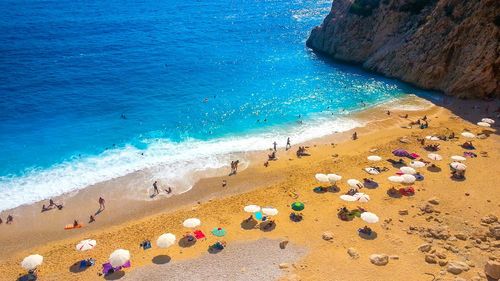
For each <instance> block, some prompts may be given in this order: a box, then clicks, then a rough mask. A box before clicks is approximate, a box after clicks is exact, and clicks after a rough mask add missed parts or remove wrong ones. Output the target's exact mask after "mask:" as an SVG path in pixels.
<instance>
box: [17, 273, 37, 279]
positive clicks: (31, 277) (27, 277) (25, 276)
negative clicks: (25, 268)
mask: <svg viewBox="0 0 500 281" xmlns="http://www.w3.org/2000/svg"><path fill="white" fill-rule="evenodd" d="M30 280H35V279H33V276H32V275H31V274H29V273H28V274H24V275H23V276H20V277H19V278H17V281H30Z"/></svg>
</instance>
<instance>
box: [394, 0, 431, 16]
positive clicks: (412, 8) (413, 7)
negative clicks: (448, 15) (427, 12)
mask: <svg viewBox="0 0 500 281" xmlns="http://www.w3.org/2000/svg"><path fill="white" fill-rule="evenodd" d="M433 2H434V0H409V1H408V2H407V3H405V4H403V5H402V6H401V8H400V9H399V10H400V11H401V12H409V13H411V14H413V15H416V14H420V12H421V11H422V10H423V9H424V8H425V6H427V5H429V4H431V3H433Z"/></svg>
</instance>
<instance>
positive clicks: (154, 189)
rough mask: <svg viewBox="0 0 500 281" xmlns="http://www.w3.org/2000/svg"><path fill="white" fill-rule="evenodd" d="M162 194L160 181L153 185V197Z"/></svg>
mask: <svg viewBox="0 0 500 281" xmlns="http://www.w3.org/2000/svg"><path fill="white" fill-rule="evenodd" d="M158 194H160V191H159V190H158V181H155V182H154V183H153V196H156V195H158Z"/></svg>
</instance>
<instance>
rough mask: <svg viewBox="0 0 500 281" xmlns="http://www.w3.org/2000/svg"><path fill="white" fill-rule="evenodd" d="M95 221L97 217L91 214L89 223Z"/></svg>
mask: <svg viewBox="0 0 500 281" xmlns="http://www.w3.org/2000/svg"><path fill="white" fill-rule="evenodd" d="M93 222H95V218H94V216H93V215H90V218H89V223H93Z"/></svg>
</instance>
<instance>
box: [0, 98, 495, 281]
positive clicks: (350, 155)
mask: <svg viewBox="0 0 500 281" xmlns="http://www.w3.org/2000/svg"><path fill="white" fill-rule="evenodd" d="M472 104H473V103H472V102H457V105H456V107H453V108H452V107H449V108H451V110H448V109H446V108H442V107H433V108H430V109H429V110H426V111H418V112H411V111H409V112H408V113H409V115H410V117H409V119H412V120H414V119H416V116H419V117H421V116H423V115H424V114H426V115H428V117H429V118H430V120H431V121H430V128H429V129H426V130H420V129H417V128H415V129H404V128H401V125H403V124H406V123H408V120H406V119H404V118H400V117H398V116H397V115H398V114H402V113H403V112H402V111H401V112H397V111H394V112H393V114H392V115H391V116H386V115H385V110H384V109H382V108H378V109H377V110H376V111H366V112H362V113H361V114H360V116H363V114H365V118H366V119H368V120H370V119H371V120H373V119H379V118H380V119H384V120H381V121H378V122H374V123H370V125H369V126H368V127H364V128H359V129H356V131H357V132H358V135H359V136H360V139H359V140H356V141H347V140H348V139H349V136H350V133H351V132H346V133H343V134H334V135H333V136H330V137H327V138H323V139H319V140H314V141H312V142H309V143H307V146H309V151H310V152H311V154H312V156H310V157H303V158H301V159H297V158H296V157H295V155H294V154H295V147H294V149H292V150H291V151H289V152H284V151H279V152H278V156H279V160H278V161H273V162H271V163H270V166H269V167H267V168H265V167H264V166H263V165H262V163H263V162H264V157H265V152H260V153H256V154H255V155H252V156H250V157H248V159H251V160H252V162H251V163H252V164H251V165H250V166H249V168H247V169H246V170H244V171H241V172H240V173H239V174H238V175H236V176H232V177H227V176H226V177H222V178H221V177H215V178H209V179H205V180H202V181H200V182H199V183H198V184H197V185H196V186H195V187H194V188H193V189H192V190H191V191H189V192H187V193H184V194H181V195H176V196H174V197H171V198H163V199H160V200H153V201H144V200H126V198H120V200H109V199H107V207H106V210H105V211H104V212H103V213H102V214H100V215H98V216H97V217H96V219H97V221H96V222H95V223H92V224H91V225H89V226H86V227H84V228H82V229H79V230H74V231H64V230H62V227H63V226H64V225H65V224H67V223H71V222H72V220H73V218H75V217H78V216H81V217H83V218H86V217H88V214H90V213H93V212H95V210H96V209H97V208H98V204H97V198H98V196H99V195H96V194H103V196H104V197H105V198H113V194H116V192H119V191H117V190H119V189H120V188H123V186H125V187H127V184H129V183H130V182H134V181H135V180H136V179H137V175H130V176H129V177H134V178H133V179H131V178H128V177H123V178H120V179H116V180H114V181H111V182H109V183H104V184H102V186H101V185H98V186H94V187H90V188H87V189H85V190H82V191H80V192H78V193H77V194H75V195H73V196H69V197H68V196H65V197H64V202H65V206H66V207H65V208H64V209H63V211H58V210H52V211H49V212H45V213H43V214H40V207H41V204H40V203H39V204H34V205H30V206H24V207H21V208H18V209H16V210H13V211H12V212H13V213H14V215H15V219H16V221H15V223H14V224H13V225H9V226H6V225H5V224H4V225H1V226H0V229H1V232H0V249H2V253H3V254H2V258H1V259H2V264H1V265H0V276H2V277H1V278H0V279H1V280H4V279H3V278H4V276H5V278H6V279H5V280H12V279H13V278H15V277H16V276H18V275H19V274H21V273H22V272H23V270H22V269H21V268H20V267H19V265H18V264H19V262H20V260H21V259H22V257H24V256H25V255H27V254H30V253H35V252H36V253H39V254H42V255H43V256H44V257H45V261H44V264H43V265H42V267H41V268H40V271H41V272H40V276H41V277H43V278H42V280H71V279H75V278H77V279H78V280H100V279H102V278H103V277H100V276H98V275H97V271H98V270H99V266H97V267H93V268H91V269H89V270H87V271H84V272H79V273H72V272H71V270H70V267H71V265H72V263H73V262H75V261H77V260H78V259H81V258H83V257H86V256H90V255H91V256H92V257H94V258H96V259H97V260H98V264H99V263H103V262H105V261H106V259H107V256H108V255H109V254H110V253H111V252H112V251H113V250H114V249H116V248H118V247H122V248H126V249H129V250H131V252H132V262H133V268H132V270H133V269H134V268H136V267H137V266H143V265H151V259H152V258H153V257H154V256H155V255H158V254H159V253H160V252H167V254H168V255H169V256H170V257H171V259H172V260H174V261H177V260H179V261H182V260H186V259H192V258H196V257H198V256H199V255H201V254H202V253H204V252H206V249H207V246H208V245H209V244H210V243H213V242H214V241H215V238H214V237H211V236H210V235H209V239H208V240H207V241H200V243H197V244H196V245H194V246H193V247H189V248H182V247H180V246H174V247H172V248H170V249H167V250H161V249H151V250H148V251H142V250H141V249H139V247H138V245H139V243H140V242H141V241H142V240H143V239H146V238H147V239H151V240H152V241H154V239H155V238H156V237H157V236H158V235H160V234H161V233H164V232H173V233H175V234H176V235H178V236H181V235H182V233H184V232H185V231H186V229H183V228H182V226H181V223H182V221H183V220H184V219H185V218H188V217H193V216H195V217H199V218H200V219H201V220H202V222H203V223H202V226H201V229H202V230H203V231H205V232H206V233H209V231H210V229H211V228H212V227H216V226H224V227H226V228H227V229H228V235H227V237H226V238H225V239H226V240H227V241H228V243H232V242H237V241H249V240H255V239H258V238H262V237H266V238H274V239H287V240H290V241H291V242H293V243H294V244H297V245H304V246H306V247H307V248H308V249H310V251H309V252H308V254H307V255H306V256H305V257H304V258H303V259H302V260H300V261H298V262H297V263H296V266H295V267H294V269H293V270H291V271H292V272H291V273H290V274H296V275H297V276H298V277H299V278H300V279H303V280H325V279H324V278H325V277H326V276H335V278H338V279H337V280H390V276H392V274H394V272H397V273H398V274H400V276H402V279H403V278H404V279H408V280H432V279H429V276H428V275H424V273H425V272H433V273H435V274H438V272H439V270H440V267H439V266H437V265H429V264H426V263H425V262H424V260H423V255H421V253H419V252H418V251H417V250H416V248H417V247H418V245H419V244H421V243H423V242H422V240H421V239H420V238H418V237H416V236H408V234H407V233H406V230H405V229H407V228H409V226H410V225H412V224H423V225H429V224H436V223H437V222H435V221H433V220H432V219H431V220H430V221H429V222H428V221H427V220H426V217H425V216H419V215H417V213H418V205H419V204H422V202H424V201H425V200H427V199H428V198H430V197H432V196H437V197H439V198H440V206H439V208H442V209H445V210H446V211H444V210H443V211H442V214H447V215H442V216H444V218H440V220H441V223H440V224H442V223H446V224H447V225H449V226H450V228H451V229H453V231H469V230H468V227H467V226H464V225H463V221H464V220H467V221H468V224H469V226H471V225H474V227H476V225H477V224H479V223H478V219H480V218H481V216H484V215H487V214H488V213H490V212H493V213H495V212H496V213H498V211H499V210H500V209H499V206H498V203H497V200H498V199H499V198H498V197H499V194H498V192H496V190H495V189H494V188H495V186H497V185H498V183H499V178H498V177H499V176H498V175H497V174H495V173H493V174H492V173H491V169H492V167H498V166H497V164H496V159H495V158H496V157H498V153H499V149H498V144H499V143H498V141H499V139H498V135H497V134H496V133H493V134H491V135H490V137H489V138H487V139H485V140H477V141H475V144H476V143H477V151H488V154H489V157H478V158H475V159H470V160H467V165H468V166H469V170H470V171H467V180H466V181H465V182H456V181H452V180H451V179H450V178H449V169H448V167H447V163H449V161H448V159H449V156H450V155H452V154H461V153H462V152H463V149H461V148H460V147H459V146H458V144H459V142H460V141H461V142H463V141H464V139H463V138H460V139H459V140H457V141H451V142H442V143H441V144H442V146H443V149H442V151H440V152H438V153H440V154H442V155H443V156H444V157H445V159H444V160H443V161H442V163H439V164H440V166H441V167H442V171H441V172H439V173H432V172H428V171H424V176H425V180H424V181H423V182H419V183H417V184H416V188H417V194H416V195H415V196H414V197H411V198H401V199H393V198H390V197H388V196H387V194H386V193H385V192H386V190H387V189H388V188H389V187H390V186H393V185H394V184H391V183H389V182H388V181H387V176H388V175H391V174H393V173H394V172H395V171H396V169H395V168H393V167H391V166H390V165H389V164H388V163H386V162H383V163H380V164H381V165H384V166H387V167H388V168H390V169H391V170H390V171H389V172H386V173H383V174H382V175H378V176H373V177H374V178H375V179H376V180H377V181H378V182H379V183H380V186H379V187H378V188H377V189H370V190H366V191H365V192H366V193H368V194H369V195H370V196H371V198H372V200H371V201H370V202H368V203H366V204H365V205H366V207H367V208H368V209H369V210H370V211H373V212H375V213H377V214H378V215H379V216H380V217H381V219H382V220H384V219H388V218H392V220H391V221H390V222H387V223H384V222H381V223H379V224H378V225H375V226H374V227H373V228H374V230H375V231H376V232H377V238H376V239H375V241H373V240H365V239H362V238H361V237H359V236H358V235H357V233H356V229H357V228H359V227H361V226H363V225H364V224H363V223H362V222H361V221H360V220H355V221H351V222H343V221H340V220H339V219H338V218H337V217H336V210H337V209H338V208H339V207H341V206H348V207H350V208H352V207H355V205H356V203H347V202H343V201H341V200H340V199H339V198H338V196H339V194H341V193H330V192H328V193H315V192H314V191H313V188H314V187H316V186H317V185H318V183H317V182H315V180H314V174H315V173H318V172H322V173H330V172H333V173H338V174H341V175H343V176H344V179H343V181H344V180H346V179H348V178H357V179H362V178H363V177H368V176H369V175H368V174H366V173H364V172H363V171H362V170H361V169H362V168H363V167H365V166H367V165H368V164H369V163H368V161H367V160H366V156H368V155H370V154H378V155H381V156H383V157H385V158H387V157H392V155H391V154H390V151H391V150H393V149H395V148H400V147H402V148H405V149H409V150H412V151H416V152H418V153H419V154H422V155H426V154H427V153H426V152H425V151H424V150H423V149H422V148H421V147H420V145H419V144H418V143H417V142H416V138H417V137H423V136H425V135H429V134H433V133H441V132H444V131H446V128H449V129H450V130H453V131H455V133H457V135H459V133H460V132H461V131H462V130H463V129H464V128H468V129H470V130H471V131H473V132H475V133H478V132H480V131H482V128H480V127H478V126H476V125H474V124H471V123H469V122H467V121H465V120H462V119H461V118H459V117H457V116H454V114H453V112H457V111H459V109H458V108H459V107H460V106H465V107H470V106H472ZM474 114H475V115H477V116H473V115H474ZM484 115H485V113H484V112H482V109H481V108H479V109H477V110H467V115H466V116H465V118H466V119H471V120H473V119H477V118H479V117H480V116H484ZM477 121H479V120H477ZM403 136H406V138H408V139H409V140H410V141H411V143H409V144H403V143H401V142H400V141H399V140H398V139H399V138H401V137H403ZM332 142H334V143H336V144H337V145H332V144H331V143H332ZM375 148H376V149H378V150H377V151H376V152H370V150H371V151H373V149H375ZM476 153H477V152H476ZM222 179H226V180H227V181H228V187H227V188H222V186H221V181H222ZM339 186H340V187H341V190H342V191H341V192H345V191H346V185H345V183H343V184H340V185H339ZM127 188H128V187H127ZM465 192H466V193H468V194H469V195H467V196H466V195H464V194H465ZM57 200H60V199H57ZM57 200H56V201H57ZM295 200H300V201H302V202H304V203H305V204H306V206H307V207H306V209H305V210H304V215H305V219H304V221H302V222H300V223H293V222H291V221H290V220H289V219H288V214H289V210H290V209H289V204H290V203H292V202H293V201H295ZM488 200H489V201H488ZM198 201H199V202H200V204H198ZM250 203H252V204H259V205H272V206H275V207H277V208H278V209H279V210H280V214H279V215H278V216H277V218H276V220H277V222H278V226H277V227H276V229H274V230H272V231H270V232H264V231H261V230H258V229H251V230H246V229H244V228H242V226H241V225H240V223H241V220H242V219H244V218H246V217H247V215H246V214H245V213H244V212H243V211H242V207H243V206H244V205H246V204H250ZM360 204H361V203H360ZM400 209H408V210H409V213H410V215H408V216H406V217H404V218H401V219H398V218H399V215H398V211H399V210H400ZM464 209H465V210H467V209H469V210H470V211H468V212H466V213H464V212H463V210H464ZM83 214H85V215H83ZM4 216H5V214H4V213H2V217H4ZM477 227H479V226H477ZM324 231H331V232H332V233H333V234H334V239H333V242H326V241H324V240H322V239H321V234H322V233H323V232H324ZM87 237H91V238H93V239H96V240H97V241H98V243H99V244H98V246H97V247H96V248H95V249H94V250H92V251H91V252H88V253H78V252H76V251H75V250H74V245H75V244H76V243H77V242H78V241H79V240H81V239H83V238H87ZM200 244H201V245H200ZM349 247H355V248H356V249H357V250H358V252H359V254H360V258H359V259H354V260H353V259H351V258H350V257H349V255H347V253H346V249H347V248H349ZM474 251H475V248H473V250H470V253H468V254H467V256H468V257H469V258H470V259H471V260H473V261H474V262H475V263H476V264H477V265H478V266H477V267H476V268H475V269H474V270H470V271H469V272H467V273H465V275H467V277H472V276H474V274H476V275H477V271H479V270H480V267H481V263H484V262H485V259H487V258H488V255H492V254H495V253H498V250H495V251H496V252H495V251H493V252H488V253H487V254H484V253H482V252H474ZM380 252H384V253H386V254H395V255H399V260H394V261H393V260H391V261H390V263H389V264H388V265H387V266H385V267H375V266H374V265H372V264H371V263H370V261H369V260H368V256H369V255H370V254H373V253H380ZM462 256H463V255H462ZM458 258H459V257H457V259H458ZM345 265H351V266H345ZM353 266H355V267H356V268H357V270H356V271H355V272H354V273H353V272H352V270H350V269H352V268H353ZM407 268H415V270H414V271H412V272H408V271H407V270H406V269H407ZM129 271H130V270H127V271H126V273H125V275H127V274H128V272H129ZM353 274H354V275H353ZM297 276H295V275H294V278H296V277H297ZM387 278H389V279H387ZM426 278H427V279H426Z"/></svg>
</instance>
